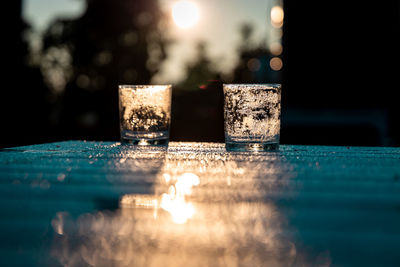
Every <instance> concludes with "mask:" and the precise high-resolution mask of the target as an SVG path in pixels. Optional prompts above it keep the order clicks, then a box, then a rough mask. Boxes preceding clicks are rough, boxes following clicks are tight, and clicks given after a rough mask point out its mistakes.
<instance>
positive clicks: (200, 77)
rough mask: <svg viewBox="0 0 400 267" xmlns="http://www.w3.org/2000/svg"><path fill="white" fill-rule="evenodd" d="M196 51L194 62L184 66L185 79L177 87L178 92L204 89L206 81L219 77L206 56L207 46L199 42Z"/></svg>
mask: <svg viewBox="0 0 400 267" xmlns="http://www.w3.org/2000/svg"><path fill="white" fill-rule="evenodd" d="M196 50H197V54H196V57H195V60H194V61H193V62H189V63H187V65H186V78H185V79H184V80H183V81H182V82H181V83H179V84H178V85H177V88H179V90H199V89H205V86H206V85H207V81H209V80H215V79H218V77H219V73H218V72H217V70H216V69H215V68H214V67H213V63H212V61H211V60H210V59H209V57H208V55H207V44H206V43H205V42H204V41H199V42H198V43H197V45H196Z"/></svg>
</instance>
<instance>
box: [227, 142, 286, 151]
mask: <svg viewBox="0 0 400 267" xmlns="http://www.w3.org/2000/svg"><path fill="white" fill-rule="evenodd" d="M225 148H226V150H227V151H229V152H267V151H278V150H279V144H278V143H250V142H246V143H245V142H243V143H242V142H241V143H237V142H226V143H225Z"/></svg>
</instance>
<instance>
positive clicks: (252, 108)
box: [224, 84, 281, 151]
mask: <svg viewBox="0 0 400 267" xmlns="http://www.w3.org/2000/svg"><path fill="white" fill-rule="evenodd" d="M224 99H225V104H224V118H225V145H226V149H227V150H228V151H270V150H277V149H278V148H279V132H280V112H281V111H280V110H281V85H280V84H224Z"/></svg>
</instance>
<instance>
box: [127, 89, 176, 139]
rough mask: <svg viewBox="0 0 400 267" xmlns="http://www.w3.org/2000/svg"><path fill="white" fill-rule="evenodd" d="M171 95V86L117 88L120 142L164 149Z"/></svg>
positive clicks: (167, 137)
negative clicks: (162, 147)
mask: <svg viewBox="0 0 400 267" xmlns="http://www.w3.org/2000/svg"><path fill="white" fill-rule="evenodd" d="M171 95H172V86H171V85H120V86H119V118H120V132H121V142H123V143H130V144H133V145H139V146H168V141H169V128H170V123H171Z"/></svg>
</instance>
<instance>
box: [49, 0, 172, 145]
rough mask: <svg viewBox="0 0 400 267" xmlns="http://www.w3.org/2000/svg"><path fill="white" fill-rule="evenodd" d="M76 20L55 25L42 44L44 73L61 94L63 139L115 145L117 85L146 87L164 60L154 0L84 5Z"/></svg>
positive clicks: (100, 0)
mask: <svg viewBox="0 0 400 267" xmlns="http://www.w3.org/2000/svg"><path fill="white" fill-rule="evenodd" d="M86 2H87V9H86V12H85V13H84V14H83V16H82V17H80V18H78V19H75V20H63V19H58V20H56V21H55V22H54V23H53V24H52V25H50V26H49V28H48V29H47V31H46V33H45V36H44V39H43V59H42V70H43V72H44V75H45V78H46V82H47V83H48V84H49V85H50V86H51V87H52V88H53V90H54V91H56V92H59V93H60V94H61V96H62V97H61V98H60V103H59V105H60V107H61V108H60V110H59V116H58V120H59V125H60V130H61V135H64V137H65V138H68V139H71V138H78V139H92V140H116V139H118V94H117V92H118V89H117V88H118V84H147V83H149V82H150V79H151V77H152V75H154V74H155V73H156V72H157V71H158V66H160V63H161V61H163V60H164V59H165V58H166V53H165V46H166V45H167V43H168V40H167V39H166V37H165V35H164V34H163V30H164V29H163V27H165V26H164V25H165V23H164V17H163V13H162V12H161V10H160V8H159V6H158V1H157V0H114V1H109V0H86Z"/></svg>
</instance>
